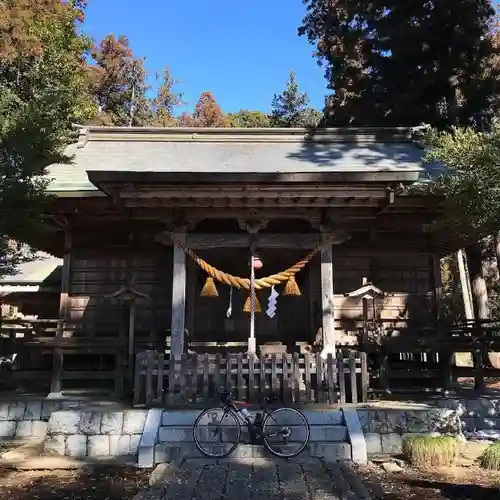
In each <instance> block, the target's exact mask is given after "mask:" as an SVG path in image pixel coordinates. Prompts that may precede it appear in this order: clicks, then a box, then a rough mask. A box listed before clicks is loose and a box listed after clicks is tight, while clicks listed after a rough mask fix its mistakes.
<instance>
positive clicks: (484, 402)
mask: <svg viewBox="0 0 500 500" xmlns="http://www.w3.org/2000/svg"><path fill="white" fill-rule="evenodd" d="M438 404H439V405H440V406H443V407H446V408H449V409H451V410H454V411H456V413H457V415H458V416H459V417H460V421H461V424H462V431H463V433H464V434H465V436H466V437H469V438H486V439H494V440H500V399H499V398H488V397H484V398H477V399H443V400H440V401H439V403H438Z"/></svg>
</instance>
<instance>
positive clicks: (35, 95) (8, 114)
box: [0, 0, 95, 273]
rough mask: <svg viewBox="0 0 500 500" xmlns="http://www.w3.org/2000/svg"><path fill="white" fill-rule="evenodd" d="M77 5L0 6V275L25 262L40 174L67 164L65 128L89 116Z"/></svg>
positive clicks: (36, 217) (14, 0)
mask: <svg viewBox="0 0 500 500" xmlns="http://www.w3.org/2000/svg"><path fill="white" fill-rule="evenodd" d="M83 7H84V3H83V2H78V3H76V2H67V3H61V2H60V1H59V0H43V1H41V0H6V1H3V2H1V3H0V19H1V20H2V27H1V30H2V34H1V36H0V213H1V214H2V217H1V218H0V254H1V255H3V257H2V262H1V268H0V273H12V272H14V270H15V266H16V265H17V264H19V263H20V262H21V261H23V260H26V259H29V258H30V257H31V255H30V253H29V252H26V249H25V247H23V246H22V245H19V244H17V243H15V241H25V240H27V239H28V237H29V236H31V235H32V234H33V232H35V231H36V230H37V229H38V228H39V224H40V221H41V218H42V216H41V213H42V210H43V208H44V205H45V202H46V199H47V198H46V194H45V187H46V184H47V180H46V179H45V178H44V177H43V174H44V172H45V170H44V168H45V166H47V165H49V164H51V163H55V162H63V161H68V158H67V157H65V155H64V153H63V152H64V148H65V146H66V145H67V144H68V143H69V142H70V141H71V138H72V134H71V131H72V123H75V122H83V121H85V120H86V119H87V118H88V117H89V116H90V115H91V114H92V113H93V112H95V108H94V107H93V106H92V101H91V99H90V95H89V93H88V81H87V80H86V77H87V75H86V71H85V69H86V63H85V55H86V52H87V50H88V49H89V48H90V42H89V40H88V38H86V37H85V36H84V35H82V34H81V33H80V28H79V26H78V23H79V22H80V21H81V20H82V17H83Z"/></svg>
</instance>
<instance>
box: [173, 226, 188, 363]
mask: <svg viewBox="0 0 500 500" xmlns="http://www.w3.org/2000/svg"><path fill="white" fill-rule="evenodd" d="M175 239H176V240H177V241H178V242H179V243H180V244H181V245H184V244H185V241H186V234H185V233H177V234H175ZM185 322H186V254H185V253H184V250H182V249H181V248H179V247H177V245H174V257H173V274H172V327H171V344H170V353H171V354H172V355H176V356H180V355H181V354H182V353H183V352H184V328H185Z"/></svg>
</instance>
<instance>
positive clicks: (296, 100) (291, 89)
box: [271, 71, 309, 127]
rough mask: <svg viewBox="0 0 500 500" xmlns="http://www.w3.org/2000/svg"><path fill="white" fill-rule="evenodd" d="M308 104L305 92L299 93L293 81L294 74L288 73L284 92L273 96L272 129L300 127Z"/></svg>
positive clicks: (297, 85) (295, 82) (294, 80)
mask: <svg viewBox="0 0 500 500" xmlns="http://www.w3.org/2000/svg"><path fill="white" fill-rule="evenodd" d="M308 103H309V97H308V95H307V93H306V92H301V91H300V89H299V84H298V83H297V80H296V79H295V73H294V72H293V71H290V74H289V77H288V81H287V84H286V88H285V90H284V91H283V92H282V93H281V94H279V95H277V94H274V98H273V102H272V112H271V125H272V126H273V127H300V126H302V125H301V123H302V119H303V117H304V113H305V111H306V109H307V104H308Z"/></svg>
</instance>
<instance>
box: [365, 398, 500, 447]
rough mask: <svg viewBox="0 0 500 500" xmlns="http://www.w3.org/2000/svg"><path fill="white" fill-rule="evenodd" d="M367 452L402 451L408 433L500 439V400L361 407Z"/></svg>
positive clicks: (448, 400) (438, 401)
mask: <svg viewBox="0 0 500 500" xmlns="http://www.w3.org/2000/svg"><path fill="white" fill-rule="evenodd" d="M358 416H359V420H360V422H361V427H362V429H363V434H364V437H365V440H366V446H367V451H368V454H375V453H399V452H401V447H402V444H403V440H404V438H405V437H407V436H411V435H422V434H432V433H439V434H452V435H457V434H459V433H461V432H463V433H464V434H465V436H466V437H492V438H494V437H495V435H498V438H499V439H500V399H491V398H480V399H470V400H465V399H439V400H435V401H433V403H432V405H431V404H425V405H418V406H416V407H414V408H407V409H393V408H387V409H384V408H375V407H373V408H368V409H358Z"/></svg>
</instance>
